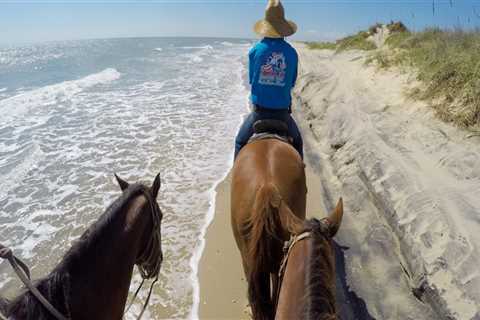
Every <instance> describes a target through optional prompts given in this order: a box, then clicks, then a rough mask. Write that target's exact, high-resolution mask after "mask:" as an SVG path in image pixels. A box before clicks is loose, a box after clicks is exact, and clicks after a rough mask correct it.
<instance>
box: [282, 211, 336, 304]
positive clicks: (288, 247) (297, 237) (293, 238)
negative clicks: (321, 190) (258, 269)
mask: <svg viewBox="0 0 480 320" xmlns="http://www.w3.org/2000/svg"><path fill="white" fill-rule="evenodd" d="M329 225H330V221H329V220H328V219H326V218H324V219H322V220H320V234H321V235H323V236H324V237H327V235H328V230H329ZM311 237H312V230H311V229H308V230H305V231H303V232H301V233H298V234H292V235H290V240H288V241H285V243H284V244H283V259H282V262H281V263H280V269H278V285H277V292H275V296H274V302H275V310H276V309H277V307H278V300H279V299H280V290H281V288H282V282H283V277H284V276H285V270H286V269H287V262H288V258H289V257H290V253H291V251H292V250H293V247H295V245H296V244H297V243H298V242H300V241H302V240H305V239H308V238H311Z"/></svg>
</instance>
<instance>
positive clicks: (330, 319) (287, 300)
mask: <svg viewBox="0 0 480 320" xmlns="http://www.w3.org/2000/svg"><path fill="white" fill-rule="evenodd" d="M342 216H343V203H342V200H341V199H340V201H339V202H338V204H337V207H336V209H335V211H334V212H333V213H332V214H331V215H330V216H329V217H328V218H326V219H324V220H320V221H319V220H316V219H311V220H307V221H305V223H304V227H303V229H304V230H303V231H302V232H301V233H299V234H297V236H296V237H293V238H292V241H291V242H290V244H289V247H288V248H289V250H288V254H287V255H286V256H285V260H284V264H283V265H282V266H283V268H282V273H281V275H282V277H281V284H280V290H279V294H278V301H277V309H276V314H275V319H276V320H290V319H305V320H313V319H315V320H336V319H337V313H336V307H335V258H334V257H335V255H334V249H333V246H332V240H331V239H332V237H333V236H335V234H336V233H337V231H338V229H339V228H340V224H341V221H342Z"/></svg>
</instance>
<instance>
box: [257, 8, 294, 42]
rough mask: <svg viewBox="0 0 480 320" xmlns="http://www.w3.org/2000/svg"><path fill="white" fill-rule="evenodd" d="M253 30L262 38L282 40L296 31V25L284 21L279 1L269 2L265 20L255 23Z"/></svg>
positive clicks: (283, 13) (283, 12)
mask: <svg viewBox="0 0 480 320" xmlns="http://www.w3.org/2000/svg"><path fill="white" fill-rule="evenodd" d="M253 30H254V31H255V32H256V33H257V34H259V35H261V36H264V37H268V38H283V37H288V36H291V35H292V34H294V33H295V32H296V31H297V25H296V24H295V23H294V22H293V21H288V20H286V19H285V10H284V9H283V5H282V3H281V2H280V0H269V1H268V5H267V9H266V10H265V19H263V20H260V21H258V22H257V23H255V26H254V27H253Z"/></svg>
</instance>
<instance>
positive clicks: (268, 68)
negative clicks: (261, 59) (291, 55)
mask: <svg viewBox="0 0 480 320" xmlns="http://www.w3.org/2000/svg"><path fill="white" fill-rule="evenodd" d="M286 69H287V63H286V61H285V56H284V55H283V53H282V52H273V53H272V55H271V56H270V57H268V58H267V61H266V63H265V64H264V65H263V66H262V68H261V70H260V78H259V80H258V82H259V83H260V84H263V85H269V86H279V87H284V86H285V70H286Z"/></svg>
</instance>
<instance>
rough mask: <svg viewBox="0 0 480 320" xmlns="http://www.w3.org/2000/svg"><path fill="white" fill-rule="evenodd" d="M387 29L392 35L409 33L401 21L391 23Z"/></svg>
mask: <svg viewBox="0 0 480 320" xmlns="http://www.w3.org/2000/svg"><path fill="white" fill-rule="evenodd" d="M387 29H388V30H389V31H390V33H403V32H409V31H408V28H407V27H406V26H405V25H404V24H403V22H401V21H397V22H394V21H391V22H390V23H389V24H387Z"/></svg>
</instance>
